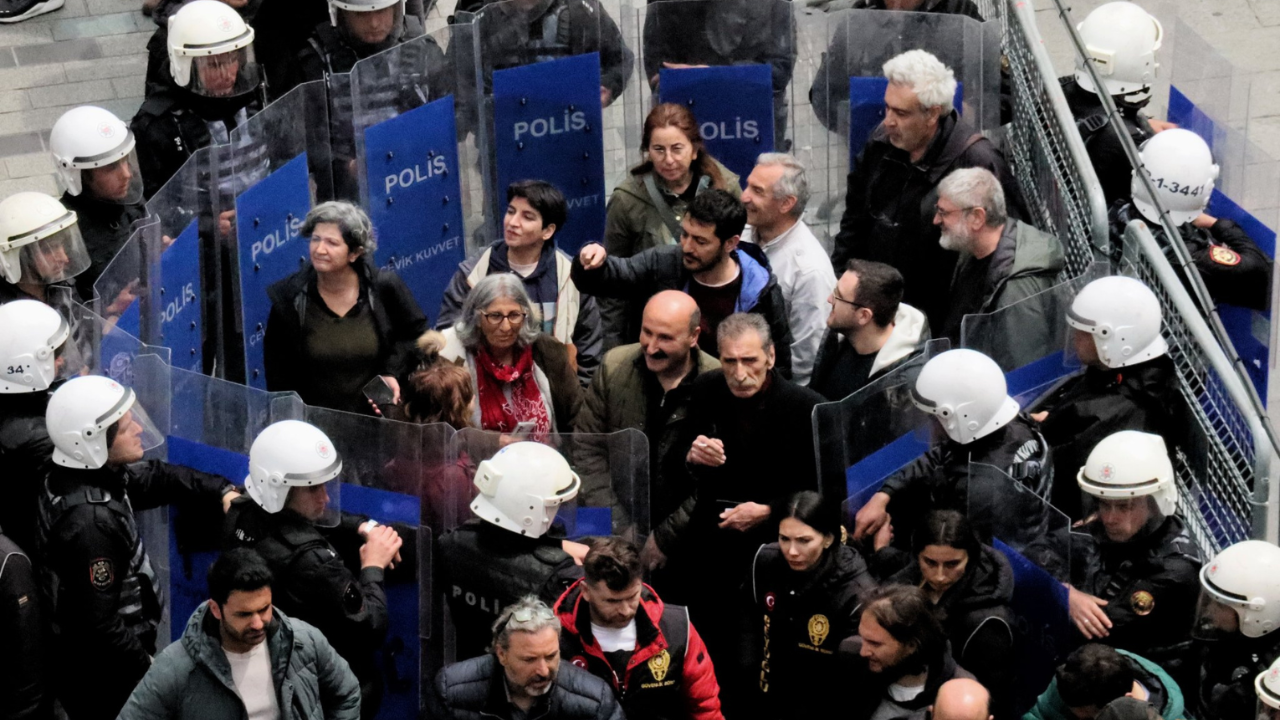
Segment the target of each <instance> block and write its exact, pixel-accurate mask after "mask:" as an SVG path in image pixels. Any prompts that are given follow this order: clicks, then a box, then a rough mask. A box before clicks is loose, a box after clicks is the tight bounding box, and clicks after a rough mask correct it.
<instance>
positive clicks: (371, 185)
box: [333, 23, 481, 321]
mask: <svg viewBox="0 0 1280 720" xmlns="http://www.w3.org/2000/svg"><path fill="white" fill-rule="evenodd" d="M474 36H475V26H474V24H470V23H469V24H465V25H450V26H448V27H446V28H444V29H442V30H440V31H438V32H436V33H433V34H431V35H427V36H424V37H420V38H417V39H414V40H411V41H409V42H406V43H404V44H402V45H399V46H397V47H394V48H392V49H390V50H387V51H386V52H383V53H380V54H378V55H375V56H373V57H370V58H366V59H365V60H361V61H360V62H358V63H356V66H355V68H354V69H353V70H352V72H351V95H350V100H349V102H350V104H351V107H350V108H348V114H349V117H348V124H347V126H346V127H347V129H346V130H345V132H346V133H347V136H346V137H345V138H344V137H342V136H341V135H340V134H339V133H338V131H337V130H335V132H334V136H333V137H334V153H335V160H334V161H335V163H339V164H342V168H339V169H335V175H341V174H342V173H343V172H351V171H354V172H355V173H356V175H358V177H359V180H360V188H361V189H360V197H362V198H363V199H364V206H365V207H366V208H368V209H369V216H370V218H371V219H372V220H373V224H374V227H376V228H377V230H378V250H377V253H376V255H375V257H374V261H375V262H376V263H377V265H378V266H379V267H382V268H385V269H390V270H393V271H395V272H396V273H397V274H398V275H399V276H400V278H401V279H402V280H404V282H405V285H407V286H408V287H409V289H410V290H411V291H412V292H413V295H414V298H415V299H416V300H417V301H418V306H419V307H421V308H422V310H423V312H425V313H427V315H428V317H429V318H430V319H431V320H432V321H434V320H435V319H436V315H437V313H438V312H439V308H440V301H441V298H442V297H443V294H444V288H445V287H446V286H447V284H448V282H449V280H450V278H452V276H453V273H454V272H455V271H456V270H457V268H458V263H459V262H461V261H462V259H463V257H465V252H466V247H465V238H466V236H467V228H474V227H478V225H479V223H480V222H481V219H480V215H481V203H480V201H479V200H478V199H475V198H473V193H474V194H475V195H476V196H478V195H479V183H478V179H477V178H476V177H475V175H476V172H475V169H474V164H472V163H463V162H461V161H460V160H461V158H464V157H467V155H468V153H467V148H466V146H465V145H462V146H460V145H459V143H458V133H457V129H456V128H457V127H459V126H464V127H465V126H466V124H467V122H468V117H467V115H466V114H467V113H468V112H470V111H473V110H474V108H468V107H464V106H462V105H459V104H457V103H456V102H455V98H456V95H455V94H454V92H455V88H456V87H457V86H458V84H459V83H468V82H469V83H470V84H471V85H474V84H475V52H474V48H473V46H474ZM336 112H337V110H335V113H336ZM335 120H336V117H335ZM346 145H349V146H350V147H346ZM348 151H350V152H348ZM348 155H349V157H350V159H349V160H346V159H344V158H346V157H348ZM357 156H358V157H357Z"/></svg>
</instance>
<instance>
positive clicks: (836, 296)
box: [831, 290, 869, 309]
mask: <svg viewBox="0 0 1280 720" xmlns="http://www.w3.org/2000/svg"><path fill="white" fill-rule="evenodd" d="M831 299H832V300H839V301H840V302H842V303H845V304H846V305H852V306H854V307H856V308H864V307H867V306H866V305H863V304H862V303H859V302H854V301H852V300H845V299H844V298H842V297H840V296H839V295H837V294H836V291H835V290H832V291H831ZM868 309H869V308H868Z"/></svg>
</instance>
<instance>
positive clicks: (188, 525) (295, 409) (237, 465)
mask: <svg viewBox="0 0 1280 720" xmlns="http://www.w3.org/2000/svg"><path fill="white" fill-rule="evenodd" d="M168 378H169V392H170V397H171V398H172V400H171V404H170V412H169V434H168V438H167V442H166V444H165V447H166V448H167V451H168V461H169V462H170V463H173V464H174V465H182V466H184V467H189V468H194V469H196V470H200V471H202V472H208V473H214V474H216V475H221V476H223V477H225V478H227V479H228V480H230V481H232V482H233V483H235V484H236V485H240V484H242V483H243V482H244V479H245V477H246V476H247V475H248V474H249V448H250V447H252V445H253V440H254V438H256V437H257V436H258V433H260V432H261V431H262V430H263V429H264V428H266V427H267V426H268V425H270V424H271V423H273V422H277V421H279V420H287V419H296V418H299V417H300V416H301V413H302V403H301V401H299V400H298V396H297V395H294V394H292V393H267V392H264V391H261V390H255V389H253V388H250V387H246V386H244V385H241V384H239V383H233V382H228V381H226V380H219V379H216V378H211V377H209V376H208V375H204V374H201V373H199V372H194V371H191V370H187V369H182V368H181V367H172V368H170V369H169V371H168ZM167 517H169V518H170V521H171V522H170V525H171V528H172V532H171V534H170V537H171V540H170V543H169V544H168V545H166V547H169V546H170V545H171V547H172V549H173V553H172V554H171V556H170V557H171V560H172V563H171V572H170V583H169V589H170V602H171V607H172V615H173V617H174V618H176V621H175V622H174V626H173V629H174V632H175V635H177V636H180V635H181V634H182V630H183V623H185V621H186V619H187V618H188V617H190V616H191V613H192V612H194V611H195V609H196V607H197V606H199V605H200V604H201V603H203V602H205V601H206V600H208V598H209V590H208V587H207V585H206V577H207V575H208V571H209V566H210V565H211V564H212V563H213V561H214V560H215V559H216V558H217V556H218V553H219V552H220V551H221V549H222V542H221V540H222V530H223V528H222V520H223V514H222V508H221V507H217V508H209V507H187V506H180V507H177V508H175V509H173V510H172V511H170V512H169V513H168V514H167ZM173 639H174V640H176V639H177V637H174V638H173Z"/></svg>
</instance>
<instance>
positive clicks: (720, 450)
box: [646, 313, 844, 668]
mask: <svg viewBox="0 0 1280 720" xmlns="http://www.w3.org/2000/svg"><path fill="white" fill-rule="evenodd" d="M719 335H720V356H721V364H722V372H721V373H708V374H707V375H706V376H705V377H702V378H700V379H699V380H698V382H697V383H696V384H695V385H694V391H693V398H692V400H691V402H690V416H689V422H688V424H687V426H686V435H685V442H684V443H683V444H685V446H687V447H688V448H689V450H688V454H687V455H686V458H685V459H686V462H687V463H688V465H689V472H690V474H691V475H692V477H693V481H694V488H695V489H694V495H693V496H692V497H690V498H689V499H688V500H686V501H685V502H684V504H682V505H681V506H680V507H679V508H678V509H677V510H676V511H675V512H674V513H672V514H671V515H670V516H669V517H666V518H661V519H660V521H661V524H660V525H659V526H658V527H657V529H656V530H655V535H656V536H657V537H656V539H655V548H656V549H657V550H660V551H661V552H658V553H653V552H650V553H647V554H648V557H647V558H646V560H647V561H648V563H649V564H650V566H653V565H655V564H661V563H663V562H664V561H665V555H667V554H669V555H670V556H671V562H672V567H671V569H670V570H671V582H670V583H669V584H668V585H667V586H666V587H663V588H659V591H660V592H662V593H663V595H664V597H668V598H669V599H670V600H671V601H673V602H680V600H677V599H676V598H677V597H679V598H681V599H685V598H687V602H686V604H687V605H688V606H689V611H690V612H691V613H692V614H693V620H694V623H695V624H696V625H697V626H698V628H699V630H700V631H701V632H702V635H703V639H704V640H705V641H706V643H707V649H708V650H709V651H710V652H711V657H712V659H713V660H714V661H715V662H716V663H717V664H718V665H720V666H722V667H726V668H727V667H733V666H734V665H736V664H737V660H736V658H735V657H734V653H736V652H737V650H738V642H737V638H736V633H737V631H738V626H737V618H736V617H735V616H734V615H733V614H732V613H726V612H724V608H725V603H726V599H727V598H733V597H736V595H735V594H734V593H735V591H736V589H737V588H738V587H740V586H741V585H742V582H743V580H744V579H746V577H747V574H748V573H749V572H750V570H751V564H752V559H753V558H754V557H755V552H756V549H757V548H759V547H760V546H761V545H763V544H765V543H768V542H772V541H774V540H775V539H776V537H777V534H776V531H777V527H776V526H774V525H772V524H771V523H770V522H769V515H770V511H771V507H772V506H773V505H776V504H777V503H780V502H782V501H783V500H785V498H787V497H789V496H790V495H792V494H793V493H796V492H799V491H801V490H819V487H818V473H817V468H816V465H815V461H814V455H813V452H812V450H811V448H813V424H812V422H811V420H810V416H811V415H812V413H813V407H814V406H815V405H817V404H818V403H820V402H822V401H823V398H822V396H821V395H818V394H817V393H815V392H813V391H812V390H809V389H808V388H802V387H800V386H798V385H794V384H792V383H791V382H790V381H789V380H786V379H785V378H782V377H779V375H778V374H777V373H776V372H774V371H773V365H774V351H773V345H772V343H771V341H770V338H769V326H768V324H766V323H765V321H764V318H762V317H760V316H759V315H755V314H751V313H736V314H734V315H730V316H729V317H728V318H726V319H725V321H724V322H723V323H721V324H720V328H719ZM823 490H825V491H826V492H827V493H828V494H835V495H834V496H836V497H842V496H843V495H842V493H843V491H844V488H843V487H840V488H834V487H832V488H824V489H823ZM837 493H838V494H837ZM652 549H653V548H650V550H652Z"/></svg>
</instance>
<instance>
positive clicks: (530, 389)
mask: <svg viewBox="0 0 1280 720" xmlns="http://www.w3.org/2000/svg"><path fill="white" fill-rule="evenodd" d="M476 385H477V386H478V387H477V388H476V390H477V393H478V394H479V396H480V426H481V427H482V428H484V429H485V430H493V431H497V432H504V433H509V432H514V431H515V429H516V424H517V423H521V422H533V423H534V424H535V426H534V430H533V432H532V433H531V436H532V437H531V439H539V438H544V437H546V435H547V433H549V432H550V431H551V414H550V412H549V411H548V409H547V405H546V403H545V402H544V401H543V398H542V391H541V390H539V389H538V381H537V379H536V378H535V377H534V364H533V346H529V347H526V348H525V349H524V350H522V351H520V352H519V353H518V354H517V355H516V362H515V364H514V365H499V364H498V363H496V362H494V360H493V356H492V355H490V354H489V349H488V348H487V347H485V346H484V345H483V344H482V345H481V346H480V347H479V348H477V349H476ZM505 386H510V389H511V400H510V402H508V401H507V396H506V393H505V392H504V387H505Z"/></svg>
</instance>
